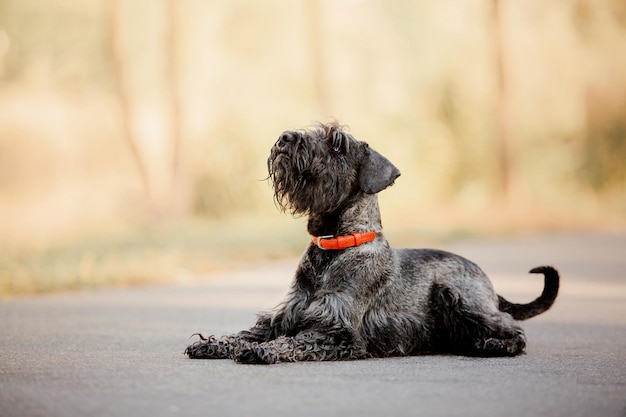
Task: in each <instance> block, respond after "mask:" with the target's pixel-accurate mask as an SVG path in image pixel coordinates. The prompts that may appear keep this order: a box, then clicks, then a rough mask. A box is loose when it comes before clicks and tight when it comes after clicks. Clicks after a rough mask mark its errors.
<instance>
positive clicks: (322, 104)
mask: <svg viewBox="0 0 626 417" xmlns="http://www.w3.org/2000/svg"><path fill="white" fill-rule="evenodd" d="M305 20H306V23H307V24H306V30H307V35H308V36H307V38H308V41H309V50H310V51H311V55H310V56H311V68H312V77H313V88H314V94H315V101H316V103H317V108H318V111H319V113H320V115H321V116H323V117H330V116H332V109H331V106H330V99H329V97H328V94H329V92H330V82H329V79H328V71H327V69H326V61H325V60H324V56H325V54H324V41H323V39H324V37H323V31H322V18H321V10H320V2H319V0H306V1H305Z"/></svg>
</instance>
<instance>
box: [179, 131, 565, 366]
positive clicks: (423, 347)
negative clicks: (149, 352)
mask: <svg viewBox="0 0 626 417" xmlns="http://www.w3.org/2000/svg"><path fill="white" fill-rule="evenodd" d="M268 169H269V179H270V180H271V181H272V183H273V186H274V195H275V199H276V202H277V204H278V206H279V207H280V208H281V209H283V210H288V211H291V212H292V213H294V214H300V215H307V216H308V231H309V233H310V234H311V235H313V236H325V235H335V236H339V235H347V234H350V233H354V232H367V231H375V232H377V235H376V238H375V240H374V241H373V242H369V243H366V244H363V245H361V246H358V247H352V248H348V249H345V250H323V249H321V248H319V247H318V246H316V245H314V244H311V245H309V247H308V249H307V250H306V252H305V253H304V255H303V257H302V260H301V261H300V264H299V266H298V269H297V271H296V273H295V278H294V280H293V284H292V286H291V290H290V292H289V294H288V295H287V297H286V299H285V300H284V301H283V302H282V304H280V305H279V306H278V307H277V308H276V309H275V310H274V311H273V312H269V313H263V314H260V315H259V317H258V320H257V322H256V324H255V325H254V326H253V327H252V328H250V329H249V330H244V331H241V332H239V333H237V334H234V335H230V336H222V337H219V338H215V337H213V336H211V337H208V338H205V337H203V336H202V335H199V334H198V336H199V338H200V340H198V341H196V342H195V343H193V344H192V345H190V346H188V347H187V349H186V350H185V353H186V354H187V355H188V356H189V357H190V358H215V359H220V358H231V359H234V360H235V361H237V362H241V363H250V364H273V363H277V362H294V361H321V360H345V359H363V358H369V357H386V356H397V355H417V354H426V353H452V354H459V355H472V356H513V355H518V354H521V353H523V352H524V349H525V347H526V338H525V336H524V331H523V330H522V328H521V326H520V324H519V323H518V321H517V320H525V319H528V318H530V317H533V316H535V315H537V314H540V313H542V312H544V311H546V310H547V309H548V308H550V306H551V305H552V303H553V302H554V300H555V298H556V296H557V293H558V288H559V275H558V272H557V271H556V270H555V269H554V268H552V267H548V266H542V267H538V268H535V269H532V270H531V271H530V272H531V273H541V274H543V275H544V276H545V287H544V290H543V293H542V294H541V296H540V297H539V298H537V299H536V300H535V301H533V302H531V303H529V304H523V305H521V304H514V303H511V302H509V301H507V300H505V299H504V298H502V297H500V296H498V295H497V294H496V293H495V291H494V289H493V286H492V284H491V282H490V280H489V279H488V278H487V276H486V275H485V273H484V272H483V271H482V270H481V269H480V268H479V267H478V266H477V265H475V264H474V263H472V262H470V261H468V260H467V259H464V258H462V257H460V256H458V255H454V254H452V253H448V252H444V251H439V250H430V249H393V248H391V247H390V246H389V244H388V243H387V240H385V238H384V236H383V234H382V225H381V221H380V213H379V209H378V198H377V193H378V192H380V191H382V190H383V189H385V188H387V187H388V186H390V185H392V184H393V182H394V181H395V180H396V178H397V177H398V176H399V175H400V171H399V170H398V169H397V168H396V167H395V166H394V165H393V164H392V163H391V162H390V161H389V160H387V159H386V158H385V157H384V156H382V155H380V154H379V153H378V152H376V151H374V150H373V149H372V148H370V147H369V146H368V145H367V144H366V143H364V142H361V141H359V140H356V139H355V138H353V137H352V136H351V135H350V134H348V133H347V132H346V130H345V129H344V128H342V127H341V126H339V125H337V124H335V123H331V124H326V125H318V126H316V127H313V128H311V129H308V130H299V131H288V132H284V133H283V134H282V135H281V136H280V138H279V139H278V141H277V142H276V144H275V145H274V147H273V148H272V150H271V152H270V156H269V159H268Z"/></svg>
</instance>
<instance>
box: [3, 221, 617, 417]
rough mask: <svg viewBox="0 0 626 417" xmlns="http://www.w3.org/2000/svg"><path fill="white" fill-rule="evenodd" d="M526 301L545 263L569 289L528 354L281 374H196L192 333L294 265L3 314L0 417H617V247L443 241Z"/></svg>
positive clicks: (382, 362) (258, 302)
mask: <svg viewBox="0 0 626 417" xmlns="http://www.w3.org/2000/svg"><path fill="white" fill-rule="evenodd" d="M445 248H446V249H449V250H453V251H456V252H458V253H461V254H463V255H465V256H466V257H469V258H470V259H473V260H475V261H476V262H478V263H479V264H481V265H482V266H483V267H484V269H485V270H486V271H487V273H488V274H489V275H490V276H491V277H492V279H493V281H494V284H495V286H496V288H497V290H498V292H499V293H501V294H503V295H505V296H506V297H508V298H509V299H512V300H516V301H519V302H523V301H528V300H530V299H532V298H533V297H535V296H536V295H537V294H538V293H539V292H540V290H541V279H540V277H538V276H535V275H527V274H526V271H528V270H529V269H530V268H531V267H534V266H537V265H541V264H545V263H551V264H554V266H556V267H557V268H558V269H559V270H560V271H561V273H562V277H563V278H562V292H561V294H560V297H559V299H558V300H557V304H556V305H555V306H554V307H553V309H552V310H551V311H549V312H547V313H546V314H544V315H542V316H540V317H537V318H535V319H533V320H530V321H528V322H526V323H525V328H526V330H527V336H528V340H529V346H528V354H527V355H524V356H521V357H517V358H511V359H509V358H504V359H501V358H498V359H476V358H465V357H456V356H426V357H410V358H393V359H373V360H367V361H357V362H342V363H302V364H281V365H275V366H269V367H265V366H250V365H237V364H235V363H232V362H230V361H226V360H220V361H194V360H188V359H186V358H185V357H184V356H183V354H182V352H183V349H184V348H185V346H186V344H187V343H188V337H189V335H190V334H192V333H194V332H197V331H202V332H205V333H216V334H222V333H231V332H234V331H237V330H240V329H243V328H245V327H248V326H249V325H250V324H252V322H253V318H254V314H255V312H256V311H258V310H261V309H267V308H271V307H272V306H273V305H275V304H276V303H277V302H278V301H279V299H280V297H281V296H282V295H283V294H284V292H285V290H286V286H287V284H288V281H289V279H290V276H291V274H292V272H293V269H294V267H295V261H289V262H282V263H277V264H273V265H267V266H263V267H259V268H257V269H256V270H250V271H242V272H237V273H225V274H221V275H215V276H213V277H210V278H209V277H206V278H205V279H203V280H202V281H200V282H199V283H198V282H197V283H193V284H192V283H189V284H186V285H178V286H167V287H151V288H140V289H137V288H135V289H110V290H99V291H85V292H80V293H69V294H55V295H49V296H42V297H24V298H17V299H13V300H4V301H1V302H0V417H13V416H15V417H30V416H41V417H56V416H58V417H72V416H77V417H78V416H81V417H82V416H153V417H159V416H176V415H184V416H188V417H190V416H239V417H241V416H253V415H258V416H270V415H271V416H290V417H297V416H325V417H326V416H342V417H348V416H463V417H468V416H481V417H485V416H507V417H511V416H563V417H576V416H580V417H589V416H603V417H604V416H616V417H625V416H626V235H624V234H610V233H604V234H561V235H551V236H540V237H538V236H533V237H522V238H515V239H510V238H509V239H494V240H475V241H464V242H461V243H455V244H450V245H447V246H446V247H445Z"/></svg>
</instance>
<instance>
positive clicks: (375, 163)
mask: <svg viewBox="0 0 626 417" xmlns="http://www.w3.org/2000/svg"><path fill="white" fill-rule="evenodd" d="M366 151H367V155H366V157H365V160H364V161H363V164H362V165H361V169H360V171H359V182H360V184H361V189H362V190H363V191H365V192H366V193H367V194H376V193H378V192H381V191H382V190H384V189H385V188H387V187H389V186H390V185H391V184H393V182H394V181H395V180H396V178H398V177H399V176H400V170H399V169H398V168H396V167H395V165H394V164H392V163H391V161H389V160H388V159H387V158H385V157H384V156H382V155H381V154H379V153H378V152H376V151H375V150H373V149H372V148H369V147H368V148H367V150H366Z"/></svg>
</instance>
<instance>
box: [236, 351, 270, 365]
mask: <svg viewBox="0 0 626 417" xmlns="http://www.w3.org/2000/svg"><path fill="white" fill-rule="evenodd" d="M234 359H235V362H238V363H244V364H249V365H271V364H274V363H276V362H278V358H277V357H276V355H275V354H274V353H273V352H271V351H270V350H269V349H265V348H263V347H261V346H251V347H247V348H244V349H241V350H240V351H239V352H238V353H237V354H235V357H234Z"/></svg>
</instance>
